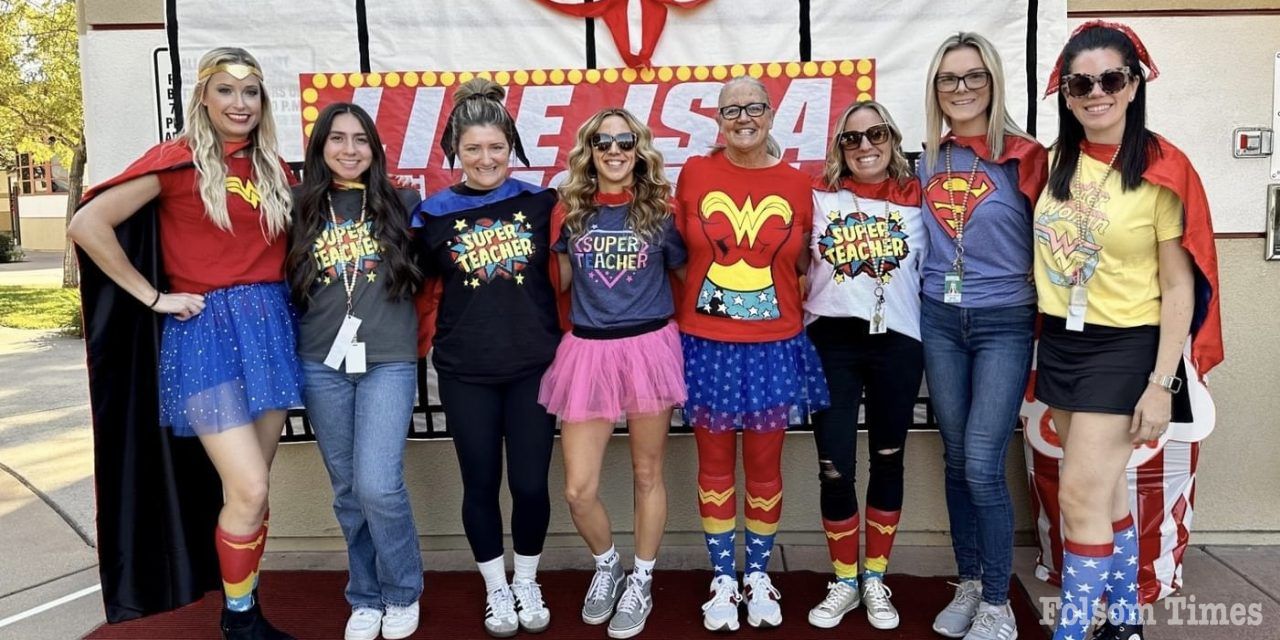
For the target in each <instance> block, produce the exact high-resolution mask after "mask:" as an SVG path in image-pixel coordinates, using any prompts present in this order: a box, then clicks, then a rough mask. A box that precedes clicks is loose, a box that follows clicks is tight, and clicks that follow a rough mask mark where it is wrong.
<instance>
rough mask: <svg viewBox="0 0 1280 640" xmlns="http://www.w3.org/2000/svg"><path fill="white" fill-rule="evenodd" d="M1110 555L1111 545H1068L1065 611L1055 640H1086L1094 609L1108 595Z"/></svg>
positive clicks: (1064, 564)
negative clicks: (1106, 593) (1106, 588)
mask: <svg viewBox="0 0 1280 640" xmlns="http://www.w3.org/2000/svg"><path fill="white" fill-rule="evenodd" d="M1111 555H1112V545H1111V544H1079V543H1076V542H1072V541H1070V540H1067V541H1066V551H1065V552H1064V553H1063V554H1062V609H1061V610H1060V611H1059V613H1058V628H1057V630H1056V631H1054V633H1053V640H1085V636H1086V635H1087V634H1088V632H1089V623H1090V622H1092V621H1093V609H1094V607H1095V606H1097V605H1098V604H1099V603H1100V602H1101V599H1102V595H1103V594H1104V593H1105V592H1106V591H1105V587H1106V584H1107V579H1108V578H1109V577H1110V575H1109V574H1110V573H1111Z"/></svg>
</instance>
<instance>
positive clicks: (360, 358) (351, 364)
mask: <svg viewBox="0 0 1280 640" xmlns="http://www.w3.org/2000/svg"><path fill="white" fill-rule="evenodd" d="M364 365H365V363H364V343H363V342H353V343H351V348H350V349H348V350H347V373H364V372H365V366H364Z"/></svg>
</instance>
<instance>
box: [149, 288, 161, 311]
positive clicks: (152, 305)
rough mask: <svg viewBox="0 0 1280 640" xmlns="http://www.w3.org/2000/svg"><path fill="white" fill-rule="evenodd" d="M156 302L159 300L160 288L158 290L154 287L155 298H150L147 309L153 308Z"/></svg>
mask: <svg viewBox="0 0 1280 640" xmlns="http://www.w3.org/2000/svg"><path fill="white" fill-rule="evenodd" d="M158 302H160V290H159V289H156V299H155V300H152V301H151V304H149V305H147V308H148V309H154V308H156V303H158Z"/></svg>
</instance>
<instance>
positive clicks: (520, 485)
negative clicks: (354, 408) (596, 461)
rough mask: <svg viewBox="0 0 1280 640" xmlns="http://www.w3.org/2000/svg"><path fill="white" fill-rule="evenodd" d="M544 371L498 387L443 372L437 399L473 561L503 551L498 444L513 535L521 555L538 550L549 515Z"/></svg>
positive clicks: (550, 423)
mask: <svg viewBox="0 0 1280 640" xmlns="http://www.w3.org/2000/svg"><path fill="white" fill-rule="evenodd" d="M541 380H542V372H541V371H538V372H537V373H534V374H532V375H529V376H527V377H525V378H521V379H519V380H515V381H512V382H505V383H500V384H472V383H468V382H461V381H459V380H455V379H449V378H446V377H444V376H441V377H440V402H441V404H443V405H444V416H445V420H447V421H448V423H449V433H450V434H451V435H452V436H453V447H454V450H455V451H457V453H458V465H459V466H460V467H461V469H462V526H463V528H464V529H465V530H466V532H467V542H469V543H470V544H471V553H472V555H474V556H475V560H476V562H485V561H488V560H492V559H494V558H497V557H500V556H502V509H501V508H500V507H499V505H498V489H499V487H500V486H501V485H502V449H503V441H504V440H505V441H506V450H507V487H508V489H510V491H511V539H512V543H513V544H512V546H513V547H514V548H515V552H516V553H518V554H521V555H528V556H532V555H537V554H539V553H542V543H543V542H544V541H545V540H546V537H547V525H548V523H549V522H550V520H551V497H550V495H549V494H548V493H547V471H548V469H549V468H550V466H551V447H552V443H553V441H554V435H555V416H552V415H550V414H548V413H547V412H546V410H545V409H543V408H542V405H539V404H538V385H539V383H540V382H541Z"/></svg>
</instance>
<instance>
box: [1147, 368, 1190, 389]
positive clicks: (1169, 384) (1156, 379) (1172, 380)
mask: <svg viewBox="0 0 1280 640" xmlns="http://www.w3.org/2000/svg"><path fill="white" fill-rule="evenodd" d="M1147 382H1150V383H1151V384H1154V385H1156V386H1157V387H1160V388H1161V389H1164V390H1165V391H1168V392H1169V393H1178V392H1179V391H1182V378H1179V377H1178V376H1162V375H1160V374H1158V373H1156V372H1154V371H1152V372H1151V375H1150V376H1149V377H1148V378H1147Z"/></svg>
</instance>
